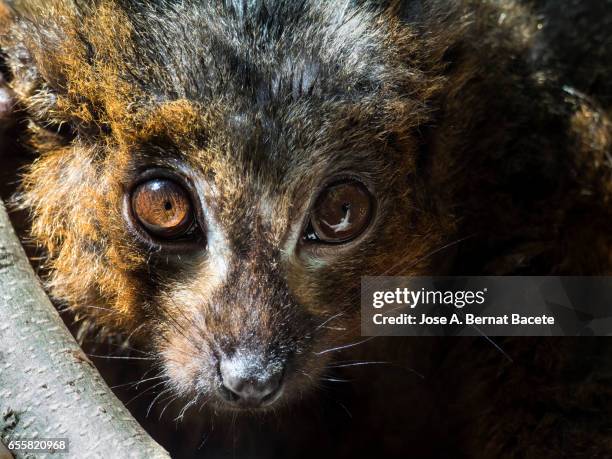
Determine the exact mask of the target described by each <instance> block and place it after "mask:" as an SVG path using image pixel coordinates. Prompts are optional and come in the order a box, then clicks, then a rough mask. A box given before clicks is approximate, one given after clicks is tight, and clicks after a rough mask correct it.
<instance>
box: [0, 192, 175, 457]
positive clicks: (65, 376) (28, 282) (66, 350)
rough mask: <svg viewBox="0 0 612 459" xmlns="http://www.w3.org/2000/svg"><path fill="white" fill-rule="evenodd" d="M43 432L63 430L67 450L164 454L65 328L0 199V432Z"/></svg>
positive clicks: (55, 434)
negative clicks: (67, 445)
mask: <svg viewBox="0 0 612 459" xmlns="http://www.w3.org/2000/svg"><path fill="white" fill-rule="evenodd" d="M43 438H54V439H57V438H67V439H68V440H69V454H68V457H103V458H107V457H130V458H132V457H133V458H147V459H149V458H151V459H155V458H168V457H169V455H168V453H167V452H166V451H165V450H164V449H163V448H161V447H160V446H159V445H158V444H157V443H155V441H154V440H153V439H152V438H151V437H149V435H147V433H146V432H145V431H144V430H143V429H142V427H140V425H139V424H138V423H137V422H136V420H135V419H134V418H133V417H132V416H131V415H130V413H129V412H128V411H127V409H126V408H125V407H124V406H123V405H122V404H121V402H120V401H119V400H118V399H117V398H116V397H115V395H114V394H113V393H112V392H111V390H110V389H109V388H108V386H107V385H106V384H105V383H104V381H103V380H102V377H101V376H100V374H99V373H98V371H97V370H96V369H95V368H94V366H93V365H92V364H91V362H90V361H89V359H88V358H87V357H86V356H85V354H84V353H83V351H82V350H81V349H80V347H79V346H78V344H77V343H76V341H75V340H74V339H73V337H72V336H71V335H70V332H69V331H68V329H67V328H66V326H65V325H64V323H63V322H62V320H61V318H60V316H59V314H58V312H57V311H56V310H55V308H54V307H53V305H52V304H51V302H50V301H49V299H48V297H47V296H46V294H45V293H44V291H43V290H42V288H41V286H40V283H39V280H38V278H37V277H36V275H35V274H34V271H33V270H32V267H31V266H30V264H29V262H28V260H27V257H26V254H25V252H24V250H23V248H22V247H21V244H20V243H19V240H18V239H17V237H16V235H15V231H14V230H13V227H12V225H11V223H10V221H9V218H8V215H7V212H6V210H5V207H4V204H3V203H2V201H1V200H0V439H1V440H2V442H4V444H5V445H8V444H9V442H10V441H15V440H33V439H37V440H40V439H43ZM0 453H1V450H0ZM12 453H13V454H14V455H15V457H17V458H20V457H26V454H25V453H24V452H21V453H20V452H18V451H15V450H13V451H12ZM62 457H66V456H62Z"/></svg>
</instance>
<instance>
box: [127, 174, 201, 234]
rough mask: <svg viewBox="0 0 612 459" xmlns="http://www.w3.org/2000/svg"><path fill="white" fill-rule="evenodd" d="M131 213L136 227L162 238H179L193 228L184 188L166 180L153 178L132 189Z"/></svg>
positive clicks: (189, 205) (192, 218) (191, 214)
mask: <svg viewBox="0 0 612 459" xmlns="http://www.w3.org/2000/svg"><path fill="white" fill-rule="evenodd" d="M131 201H132V210H133V212H134V215H135V216H136V218H137V219H138V221H139V222H140V224H141V225H142V226H143V227H144V228H145V229H146V230H147V231H148V232H149V233H151V234H153V235H154V236H157V237H162V238H168V239H172V238H177V237H180V236H183V235H184V234H185V233H186V232H187V231H189V229H190V228H191V227H192V225H193V221H194V216H193V208H192V205H191V200H190V199H189V195H188V194H187V191H185V189H184V188H183V187H182V186H180V185H178V184H177V183H175V182H173V181H172V180H168V179H153V180H149V181H148V182H144V183H142V184H140V185H138V186H137V187H136V189H135V190H134V192H133V193H132V199H131Z"/></svg>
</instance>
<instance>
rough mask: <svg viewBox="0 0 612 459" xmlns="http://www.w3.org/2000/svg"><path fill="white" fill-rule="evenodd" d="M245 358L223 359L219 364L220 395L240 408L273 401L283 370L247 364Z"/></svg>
mask: <svg viewBox="0 0 612 459" xmlns="http://www.w3.org/2000/svg"><path fill="white" fill-rule="evenodd" d="M249 363H250V362H248V361H247V359H245V358H240V357H238V358H232V359H223V360H222V361H221V364H220V365H219V370H220V373H221V382H222V387H221V389H220V392H221V395H222V397H223V398H224V399H225V400H226V401H228V402H230V403H232V404H233V405H236V406H238V407H242V408H258V407H262V406H268V405H271V404H272V403H274V402H275V401H276V400H277V399H278V398H279V396H280V393H281V391H282V387H281V386H282V385H281V382H282V377H283V372H282V371H278V370H269V369H267V368H265V367H262V366H261V365H249Z"/></svg>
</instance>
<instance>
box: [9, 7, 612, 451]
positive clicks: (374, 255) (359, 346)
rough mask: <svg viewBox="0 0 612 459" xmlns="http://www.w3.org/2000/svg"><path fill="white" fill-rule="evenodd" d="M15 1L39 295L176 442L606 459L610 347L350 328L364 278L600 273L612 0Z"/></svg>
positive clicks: (16, 92) (608, 173)
mask: <svg viewBox="0 0 612 459" xmlns="http://www.w3.org/2000/svg"><path fill="white" fill-rule="evenodd" d="M1 8H2V10H1V11H2V12H1V13H0V18H1V20H0V31H1V35H0V49H1V52H2V56H3V61H4V64H3V67H2V70H3V73H4V79H5V82H4V86H3V89H2V91H3V93H2V94H3V97H4V99H3V100H4V102H0V110H2V114H1V115H0V119H3V120H4V119H8V118H9V117H10V116H13V115H14V116H16V117H20V118H21V119H22V121H21V122H20V123H21V124H20V126H22V129H21V134H20V135H21V137H20V139H21V141H22V142H23V143H24V144H25V145H27V146H28V149H29V151H31V152H33V154H34V155H35V156H36V158H35V160H34V161H32V162H31V164H29V165H28V167H27V168H26V170H25V172H24V173H23V174H22V177H21V184H20V189H19V191H18V193H17V194H16V197H15V203H16V204H15V205H16V206H18V207H20V208H21V209H26V210H27V211H28V213H29V216H30V218H31V237H32V238H33V240H34V241H35V242H36V243H37V244H38V245H39V246H40V247H42V249H44V251H45V254H46V255H45V259H46V261H45V262H44V263H43V270H44V272H45V273H46V276H45V282H46V286H47V288H48V291H49V292H50V294H51V295H52V297H53V298H54V299H55V301H56V303H57V304H58V306H60V307H66V308H68V310H69V311H70V312H71V313H72V314H73V315H74V317H75V318H76V319H77V320H78V321H79V323H81V324H83V327H82V331H81V335H80V336H83V335H86V334H87V333H89V332H93V331H94V330H95V331H97V333H98V334H99V335H100V336H108V337H110V336H122V337H123V339H128V338H129V340H128V341H129V344H130V346H134V347H137V349H139V351H140V352H142V354H140V355H146V356H147V359H149V358H150V359H152V362H153V363H152V364H151V365H152V367H151V368H152V369H153V370H155V371H157V373H150V375H151V374H153V375H155V374H157V376H156V377H157V378H159V379H158V380H157V381H158V382H159V384H156V385H157V386H158V388H157V389H156V391H154V392H153V393H154V394H158V396H161V395H162V394H164V395H167V396H169V397H170V396H171V397H173V398H172V400H174V399H175V398H176V399H177V400H179V401H180V402H182V403H183V405H182V406H183V409H181V411H180V418H181V419H183V421H184V424H182V425H194V423H195V424H197V423H198V422H200V421H201V420H205V421H202V422H203V423H204V424H205V427H204V428H203V429H204V430H205V431H206V432H204V433H206V435H209V436H212V437H213V439H211V440H210V442H209V443H208V444H205V445H204V446H203V447H202V448H201V449H200V450H197V448H196V446H198V445H199V444H200V443H201V442H202V436H201V435H202V432H199V431H198V432H199V433H193V432H192V431H190V432H189V433H187V434H186V436H187V437H189V438H190V439H189V440H185V443H181V444H179V443H177V442H176V441H175V442H174V443H172V442H170V441H169V440H167V442H166V443H165V444H166V445H167V447H168V448H170V449H171V450H173V451H174V453H175V454H176V457H179V456H181V455H184V457H194V456H197V455H198V454H202V455H204V456H206V454H207V453H208V454H209V455H210V457H215V456H214V455H213V453H215V454H216V453H218V452H219V451H221V452H222V451H223V450H224V448H225V446H227V445H228V444H230V445H231V447H230V448H225V450H226V451H233V454H235V455H236V457H266V458H268V457H313V455H317V456H318V457H334V458H340V457H408V456H415V457H563V456H568V457H608V456H610V453H611V452H612V417H611V416H610V409H611V408H612V403H611V400H612V399H611V397H610V396H611V387H612V381H611V380H610V375H611V374H612V373H611V372H610V369H611V368H612V366H611V361H610V359H611V357H612V355H611V353H610V346H609V345H608V344H607V343H606V342H605V341H604V340H603V339H591V340H588V339H581V340H572V339H544V338H542V339H527V338H523V339H504V340H501V339H500V340H497V342H494V343H491V342H489V341H488V340H485V339H478V338H462V339H459V338H457V339H453V340H450V339H443V338H439V339H433V338H432V339H424V338H419V339H417V338H372V339H365V338H363V337H361V336H360V327H359V295H360V279H361V277H362V276H364V275H370V276H376V275H389V276H391V275H392V276H400V275H401V276H421V275H460V274H461V275H466V274H469V275H516V274H533V275H548V274H550V275H563V274H572V275H591V274H610V272H611V271H612V270H611V266H612V250H611V248H612V231H611V230H612V220H611V216H612V201H611V198H612V157H611V145H612V130H611V127H610V126H611V124H610V107H611V105H610V103H611V101H612V99H611V92H610V91H609V90H610V81H611V79H610V77H611V75H612V74H611V72H610V69H611V67H612V63H611V60H610V59H609V58H610V55H611V52H612V51H611V50H612V44H611V42H610V38H609V27H610V25H611V22H612V19H611V18H612V5H611V2H610V1H608V0H601V1H599V2H598V1H592V2H579V1H576V0H574V1H570V0H564V1H561V2H556V1H550V2H531V1H527V0H525V1H518V0H482V1H475V0H455V1H451V0H406V1H384V0H380V1H374V0H369V1H367V0H363V1H355V0H330V1H314V0H286V1H284V0H279V1H272V0H251V1H247V0H223V1H221V0H215V1H210V2H208V1H204V0H181V1H178V0H154V1H145V0H72V1H69V0H49V1H35V0H32V1H27V0H22V1H8V2H7V1H5V2H4V5H3V6H2V7H1ZM585 21H586V23H585ZM8 98H11V99H12V102H11V103H7V102H6V101H7V100H8ZM23 120H25V121H23ZM24 123H26V124H24ZM4 153H6V152H4ZM1 158H2V157H1V156H0V160H2V159H1ZM377 364H379V365H377ZM155 398H156V399H157V396H156V397H155ZM154 402H155V400H154ZM198 410H200V411H198ZM162 414H163V413H162ZM144 418H145V416H142V419H143V422H148V423H149V424H148V425H149V428H150V429H151V431H156V432H158V435H159V438H166V437H165V436H164V435H163V434H161V433H159V429H158V430H156V427H155V422H152V421H150V420H144ZM232 419H233V420H234V421H235V422H236V424H235V425H234V426H233V427H232V424H231V421H232ZM215 420H216V421H215ZM226 420H229V421H230V422H226ZM160 422H161V421H160ZM215 422H216V423H217V424H216V425H217V426H218V427H216V428H214V423H215ZM190 423H191V424H190ZM194 432H195V431H194ZM211 432H212V433H211ZM228 432H230V433H229V434H228ZM228 435H229V437H231V438H230V439H229V440H228ZM191 437H193V438H191ZM216 437H218V438H217V439H216V440H215V438H216ZM219 438H220V439H221V440H219ZM228 442H229V443H228ZM185 445H187V446H185ZM219 454H221V453H219ZM228 454H231V453H228ZM363 455H365V456H363ZM220 457H221V456H220Z"/></svg>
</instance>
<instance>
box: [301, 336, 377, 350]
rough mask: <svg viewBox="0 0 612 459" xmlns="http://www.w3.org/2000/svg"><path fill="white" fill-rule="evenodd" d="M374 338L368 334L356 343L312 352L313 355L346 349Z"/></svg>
mask: <svg viewBox="0 0 612 459" xmlns="http://www.w3.org/2000/svg"><path fill="white" fill-rule="evenodd" d="M374 338H376V336H368V337H367V338H366V339H363V340H361V341H357V342H356V343H351V344H345V345H343V346H338V347H333V348H331V349H325V350H324V351H319V352H313V354H315V355H323V354H327V353H328V352H336V351H341V350H342V349H348V348H350V347H354V346H358V345H360V344H363V343H366V342H368V341H370V340H373V339H374Z"/></svg>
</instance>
